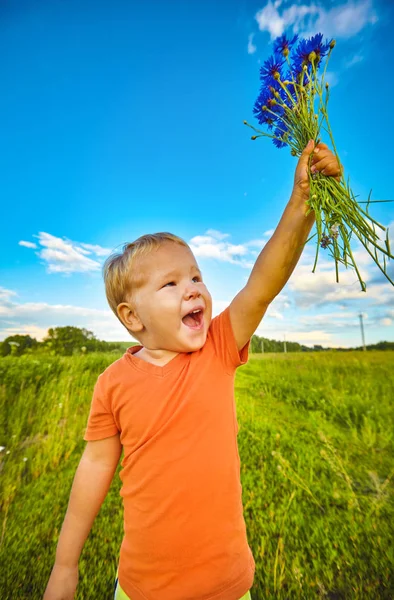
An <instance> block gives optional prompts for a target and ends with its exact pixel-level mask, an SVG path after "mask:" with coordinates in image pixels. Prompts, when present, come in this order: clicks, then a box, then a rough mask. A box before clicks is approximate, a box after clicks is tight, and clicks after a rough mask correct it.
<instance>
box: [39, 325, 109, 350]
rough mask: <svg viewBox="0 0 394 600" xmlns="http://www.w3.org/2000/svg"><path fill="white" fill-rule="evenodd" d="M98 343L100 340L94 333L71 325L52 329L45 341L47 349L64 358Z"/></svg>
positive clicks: (49, 330)
mask: <svg viewBox="0 0 394 600" xmlns="http://www.w3.org/2000/svg"><path fill="white" fill-rule="evenodd" d="M96 341H98V340H96V338H95V336H94V334H93V332H92V331H88V330H87V329H80V328H79V327H71V326H70V325H68V326H67V327H51V328H50V329H48V334H47V336H46V337H45V338H44V340H43V342H44V345H45V346H46V347H47V348H49V349H51V350H52V351H53V352H54V353H55V354H61V355H63V356H71V354H73V353H74V351H75V350H78V351H80V350H81V348H83V347H85V348H86V349H87V350H88V349H89V344H90V345H91V346H92V345H94V342H96ZM92 342H93V344H92Z"/></svg>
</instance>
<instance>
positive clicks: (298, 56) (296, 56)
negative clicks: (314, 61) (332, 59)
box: [292, 39, 312, 78]
mask: <svg viewBox="0 0 394 600" xmlns="http://www.w3.org/2000/svg"><path fill="white" fill-rule="evenodd" d="M310 53H311V46H310V41H309V40H305V39H303V40H301V41H300V43H299V44H298V46H297V48H296V49H295V50H294V53H293V56H292V58H293V64H292V67H293V69H292V70H293V73H294V75H295V77H296V78H297V77H298V75H299V74H300V73H301V72H302V70H303V67H304V66H305V65H306V66H307V67H308V71H309V72H310V71H311V69H312V65H311V63H310V62H309V55H310Z"/></svg>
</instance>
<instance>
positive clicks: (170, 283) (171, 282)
mask: <svg viewBox="0 0 394 600" xmlns="http://www.w3.org/2000/svg"><path fill="white" fill-rule="evenodd" d="M194 279H197V281H200V277H199V276H198V275H195V276H194V277H193V280H194ZM167 285H176V283H175V281H169V282H168V283H166V284H165V285H163V287H167Z"/></svg>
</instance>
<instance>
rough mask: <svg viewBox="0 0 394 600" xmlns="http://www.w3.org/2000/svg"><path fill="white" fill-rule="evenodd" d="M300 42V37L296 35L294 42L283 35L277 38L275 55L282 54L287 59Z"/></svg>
mask: <svg viewBox="0 0 394 600" xmlns="http://www.w3.org/2000/svg"><path fill="white" fill-rule="evenodd" d="M297 40H298V35H295V36H294V37H293V39H292V40H290V39H287V37H286V35H285V34H283V35H281V36H280V37H277V38H276V40H275V41H274V52H275V54H282V56H284V57H286V56H288V55H289V52H290V50H291V49H292V47H293V46H294V44H295V43H296V41H297Z"/></svg>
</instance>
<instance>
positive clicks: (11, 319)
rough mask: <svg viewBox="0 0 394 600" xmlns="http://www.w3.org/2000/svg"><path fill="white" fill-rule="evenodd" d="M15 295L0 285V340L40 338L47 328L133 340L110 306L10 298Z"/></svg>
mask: <svg viewBox="0 0 394 600" xmlns="http://www.w3.org/2000/svg"><path fill="white" fill-rule="evenodd" d="M15 296H17V294H16V293H15V292H14V291H12V290H6V289H4V288H0V339H5V338H6V337H8V336H9V335H14V334H16V333H18V334H21V335H31V336H32V337H35V338H36V339H38V340H42V338H43V337H45V335H46V334H47V331H48V329H49V328H50V327H65V326H67V325H72V326H74V327H81V328H82V327H83V328H85V329H88V330H89V331H93V333H94V334H95V335H96V337H97V338H98V339H104V340H108V341H120V340H124V341H128V340H130V341H131V342H133V341H135V340H134V338H132V337H131V336H130V335H129V334H128V332H127V331H126V329H125V328H124V327H123V326H122V325H121V323H120V322H119V321H118V319H117V318H116V317H115V315H114V314H113V313H112V311H111V310H110V309H107V310H100V309H96V308H87V307H83V306H72V305H69V304H48V303H46V302H25V303H18V302H15V301H14V299H13V298H14V297H15Z"/></svg>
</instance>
